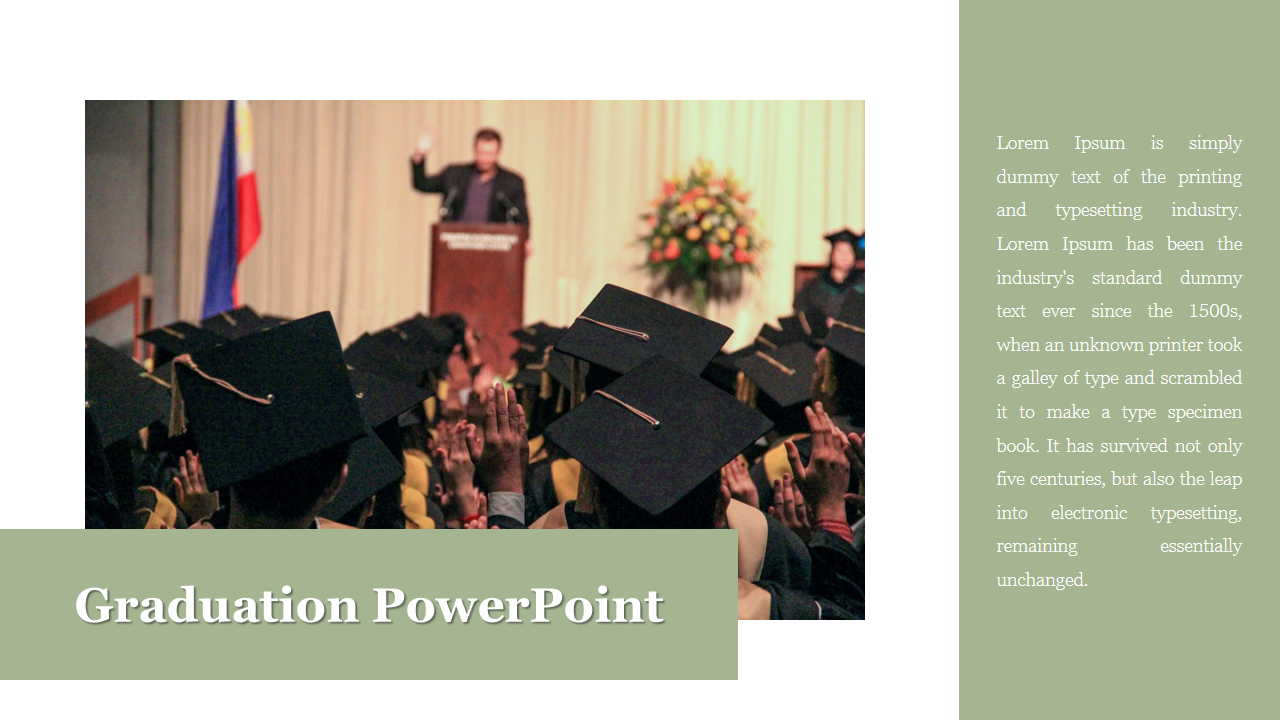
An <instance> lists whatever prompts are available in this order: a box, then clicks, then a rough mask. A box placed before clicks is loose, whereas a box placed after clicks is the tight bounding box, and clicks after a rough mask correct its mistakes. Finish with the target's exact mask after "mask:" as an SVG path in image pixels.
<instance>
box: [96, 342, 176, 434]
mask: <svg viewBox="0 0 1280 720" xmlns="http://www.w3.org/2000/svg"><path fill="white" fill-rule="evenodd" d="M84 359H85V370H84V399H85V402H86V403H87V406H86V408H85V409H86V410H88V411H89V415H90V416H92V418H93V421H94V424H95V425H96V426H97V428H98V433H99V435H100V436H101V438H102V445H103V447H106V446H108V445H111V444H112V443H115V442H118V441H120V440H123V439H125V438H127V437H129V436H130V435H132V434H135V433H137V432H138V431H139V430H141V429H142V428H144V427H146V426H148V425H150V424H151V423H153V422H155V421H157V420H160V419H168V416H169V406H170V402H171V399H170V395H169V388H168V383H167V382H165V381H163V380H161V379H160V378H158V377H156V376H155V375H152V374H150V373H148V372H147V370H146V368H144V367H142V366H141V365H139V364H138V363H136V362H134V360H133V358H131V357H129V356H127V355H124V354H122V353H120V352H117V351H116V350H114V349H112V348H111V347H110V346H108V345H106V344H105V343H103V342H101V341H99V340H96V339H94V338H85V346H84Z"/></svg>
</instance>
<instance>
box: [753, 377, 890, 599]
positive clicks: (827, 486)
mask: <svg viewBox="0 0 1280 720" xmlns="http://www.w3.org/2000/svg"><path fill="white" fill-rule="evenodd" d="M806 416H807V418H808V420H809V422H810V435H809V438H808V439H809V440H810V443H811V447H812V452H811V457H810V460H809V463H808V465H805V464H804V463H802V462H801V460H800V456H799V453H798V452H797V450H796V447H795V444H794V443H792V442H790V441H787V442H786V443H785V447H786V449H787V456H788V461H789V464H790V467H791V472H789V473H787V474H784V475H783V476H782V478H780V479H779V480H777V481H776V482H775V484H774V489H773V498H774V501H773V505H772V506H771V507H770V508H769V514H770V516H771V517H774V518H777V519H779V520H781V521H782V522H783V524H785V525H786V526H787V527H788V528H790V529H792V530H793V531H795V532H796V533H797V534H798V535H799V536H800V537H801V538H803V539H804V541H805V542H806V543H808V546H809V555H810V558H811V560H812V578H811V584H810V588H809V589H808V590H807V591H806V590H802V589H798V588H796V587H794V586H786V585H783V584H780V583H769V582H762V583H759V585H760V587H761V588H762V589H764V590H765V591H767V592H768V593H769V596H770V597H769V602H768V604H765V603H764V602H763V597H762V596H761V594H760V592H759V590H753V589H750V588H745V587H744V586H742V585H741V584H740V585H739V611H740V617H743V618H746V617H751V618H757V619H763V617H762V616H761V615H760V614H759V613H760V612H761V610H762V609H764V610H768V616H769V617H770V618H771V619H775V620H776V619H796V620H804V619H809V620H813V619H818V620H822V619H827V620H834V619H861V618H862V617H863V608H864V605H865V602H864V593H863V588H864V586H865V577H864V572H863V562H862V558H863V554H862V552H863V546H862V542H861V538H857V539H855V537H854V532H853V529H852V528H851V527H850V525H849V516H848V512H847V507H848V504H849V503H848V500H849V498H850V495H849V493H848V489H849V482H850V478H851V476H852V475H854V474H856V476H857V477H859V478H861V477H862V475H863V457H864V454H863V441H862V437H861V436H859V435H858V434H856V433H847V434H846V433H845V431H844V430H843V429H842V428H840V427H838V426H837V425H836V424H835V422H834V421H833V420H832V418H830V417H829V416H827V414H826V413H825V412H824V411H823V408H822V403H820V402H819V403H815V404H814V407H813V408H811V409H806ZM855 471H856V472H855ZM739 482H742V480H741V478H740V479H739ZM806 496H807V497H808V498H811V499H812V502H811V503H810V502H806V500H805V498H806ZM742 613H746V614H745V615H744V614H742Z"/></svg>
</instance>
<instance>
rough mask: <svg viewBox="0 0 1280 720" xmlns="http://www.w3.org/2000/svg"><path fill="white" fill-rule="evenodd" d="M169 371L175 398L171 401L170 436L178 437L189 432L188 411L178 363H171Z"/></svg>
mask: <svg viewBox="0 0 1280 720" xmlns="http://www.w3.org/2000/svg"><path fill="white" fill-rule="evenodd" d="M169 372H170V376H169V384H170V386H172V389H173V399H172V401H171V402H170V403H169V437H177V436H179V435H185V434H186V432H187V411H186V406H185V405H183V403H182V390H181V389H180V388H179V387H178V364H177V363H174V364H172V365H170V366H169Z"/></svg>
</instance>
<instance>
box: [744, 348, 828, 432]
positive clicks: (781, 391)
mask: <svg viewBox="0 0 1280 720" xmlns="http://www.w3.org/2000/svg"><path fill="white" fill-rule="evenodd" d="M817 354H818V353H817V351H816V350H814V349H813V348H812V347H810V346H809V344H808V343H804V342H795V343H790V344H788V345H783V346H781V347H779V348H778V349H777V350H766V349H763V348H758V349H756V350H755V351H754V352H752V353H751V354H750V355H747V356H746V357H743V358H741V359H739V360H738V367H739V368H740V369H741V370H742V372H744V373H745V374H746V376H747V377H748V378H751V382H753V383H755V384H756V387H757V388H759V389H760V392H762V393H764V394H765V395H767V396H768V397H769V398H770V399H771V400H773V401H774V402H775V403H776V404H777V405H778V407H779V408H780V409H781V410H786V409H788V408H792V407H795V406H796V405H800V404H802V403H807V402H809V401H810V400H812V399H813V372H814V366H813V359H814V357H815V356H816V355H817ZM774 420H775V421H776V420H777V418H774Z"/></svg>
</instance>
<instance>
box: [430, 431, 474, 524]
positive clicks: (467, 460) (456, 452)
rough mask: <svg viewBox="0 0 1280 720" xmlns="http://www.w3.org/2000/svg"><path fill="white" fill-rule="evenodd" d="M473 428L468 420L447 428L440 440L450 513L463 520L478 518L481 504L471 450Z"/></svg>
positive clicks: (439, 455) (439, 457) (440, 463)
mask: <svg viewBox="0 0 1280 720" xmlns="http://www.w3.org/2000/svg"><path fill="white" fill-rule="evenodd" d="M469 427H470V425H469V424H468V423H467V422H466V421H465V420H464V421H462V422H459V423H456V424H444V425H442V426H441V427H440V430H439V433H438V436H437V438H436V448H435V453H434V454H435V458H436V467H437V469H439V470H440V476H441V478H442V479H443V480H444V491H445V498H446V500H445V504H444V506H443V507H444V508H445V509H446V510H451V511H453V512H456V514H457V515H458V516H459V517H470V516H472V515H475V514H476V510H477V507H478V505H479V500H478V498H477V496H476V492H477V491H476V488H475V465H474V464H473V463H472V461H471V453H470V451H468V449H467V440H466V438H467V433H468V428H469Z"/></svg>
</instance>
